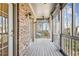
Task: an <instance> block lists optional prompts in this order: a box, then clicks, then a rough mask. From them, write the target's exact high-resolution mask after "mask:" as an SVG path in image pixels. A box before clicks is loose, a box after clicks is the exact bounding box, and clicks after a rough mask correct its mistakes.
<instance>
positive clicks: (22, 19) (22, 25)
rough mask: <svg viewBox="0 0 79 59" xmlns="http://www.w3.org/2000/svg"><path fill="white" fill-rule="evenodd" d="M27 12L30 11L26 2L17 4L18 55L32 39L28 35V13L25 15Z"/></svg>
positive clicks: (21, 53) (29, 31)
mask: <svg viewBox="0 0 79 59" xmlns="http://www.w3.org/2000/svg"><path fill="white" fill-rule="evenodd" d="M28 12H30V8H29V5H28V4H19V55H23V54H24V52H26V49H27V48H28V45H29V44H30V43H31V41H32V38H31V35H30V33H31V29H30V26H31V24H30V22H31V19H30V18H29V15H27V16H26V14H28Z"/></svg>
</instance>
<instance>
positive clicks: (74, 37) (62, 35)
mask: <svg viewBox="0 0 79 59" xmlns="http://www.w3.org/2000/svg"><path fill="white" fill-rule="evenodd" d="M60 36H61V37H66V38H70V39H72V40H79V37H77V36H70V35H65V34H61V35H60Z"/></svg>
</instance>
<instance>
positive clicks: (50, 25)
mask: <svg viewBox="0 0 79 59" xmlns="http://www.w3.org/2000/svg"><path fill="white" fill-rule="evenodd" d="M49 22H50V23H49V31H50V41H52V17H51V16H50V19H49Z"/></svg>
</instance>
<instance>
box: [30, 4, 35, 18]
mask: <svg viewBox="0 0 79 59" xmlns="http://www.w3.org/2000/svg"><path fill="white" fill-rule="evenodd" d="M29 6H30V8H31V10H32V12H33V15H34V17H35V18H36V14H35V12H34V10H33V8H32V5H31V4H30V3H29Z"/></svg>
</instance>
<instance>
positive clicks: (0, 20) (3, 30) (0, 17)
mask: <svg viewBox="0 0 79 59" xmlns="http://www.w3.org/2000/svg"><path fill="white" fill-rule="evenodd" d="M7 22H8V4H0V55H2V56H7V55H8V23H7Z"/></svg>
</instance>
